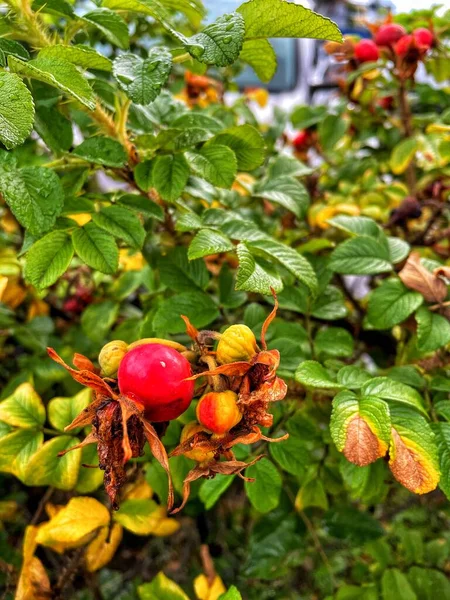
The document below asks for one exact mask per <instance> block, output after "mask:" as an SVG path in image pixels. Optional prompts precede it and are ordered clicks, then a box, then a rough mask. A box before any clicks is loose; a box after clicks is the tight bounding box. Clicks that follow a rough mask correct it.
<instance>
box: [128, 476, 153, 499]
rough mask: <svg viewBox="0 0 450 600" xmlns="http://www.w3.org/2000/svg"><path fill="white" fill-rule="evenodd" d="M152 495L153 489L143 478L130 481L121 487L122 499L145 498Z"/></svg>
mask: <svg viewBox="0 0 450 600" xmlns="http://www.w3.org/2000/svg"><path fill="white" fill-rule="evenodd" d="M152 496H153V490H152V488H151V487H150V486H149V484H148V483H147V482H146V481H145V479H141V480H139V481H136V482H135V483H130V484H128V485H126V486H125V487H124V488H123V499H124V500H131V499H132V498H137V499H144V500H147V499H148V498H151V497H152Z"/></svg>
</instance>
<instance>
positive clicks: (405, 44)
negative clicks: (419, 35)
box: [395, 35, 416, 58]
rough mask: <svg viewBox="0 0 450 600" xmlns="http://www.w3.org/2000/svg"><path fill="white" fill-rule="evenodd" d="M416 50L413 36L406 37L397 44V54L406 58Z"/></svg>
mask: <svg viewBox="0 0 450 600" xmlns="http://www.w3.org/2000/svg"><path fill="white" fill-rule="evenodd" d="M414 48H416V44H415V40H414V37H413V36H412V35H404V36H403V37H402V38H400V39H399V40H398V42H397V43H396V44H395V54H396V55H397V56H400V57H401V58H404V57H405V56H406V55H407V54H408V53H409V52H410V51H411V50H414Z"/></svg>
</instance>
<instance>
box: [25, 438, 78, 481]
mask: <svg viewBox="0 0 450 600" xmlns="http://www.w3.org/2000/svg"><path fill="white" fill-rule="evenodd" d="M76 444H79V440H78V439H77V438H76V437H73V436H70V435H60V436H58V437H54V438H53V439H51V440H49V441H48V442H45V444H44V445H43V446H42V447H41V448H40V449H39V450H38V451H37V452H36V453H35V454H34V455H33V457H32V458H31V460H30V461H29V462H28V465H27V468H26V471H25V476H24V479H25V483H26V484H27V485H29V486H37V485H51V486H52V487H55V488H57V489H58V490H71V489H73V488H74V487H75V484H76V482H77V479H78V470H79V468H80V462H81V450H80V449H77V450H72V451H71V452H68V453H67V454H65V455H64V456H58V453H59V452H63V451H64V450H68V449H69V448H72V446H75V445H76Z"/></svg>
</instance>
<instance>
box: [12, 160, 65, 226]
mask: <svg viewBox="0 0 450 600" xmlns="http://www.w3.org/2000/svg"><path fill="white" fill-rule="evenodd" d="M0 192H1V193H2V195H3V197H4V199H5V201H6V203H7V204H8V206H9V207H10V209H11V210H12V212H13V214H14V216H15V217H16V219H17V220H18V221H19V223H20V224H21V225H23V226H24V227H25V228H26V229H27V230H28V231H29V233H31V234H32V235H36V236H39V235H42V234H43V233H45V232H47V231H48V230H49V229H51V228H52V227H53V225H54V223H55V221H56V218H57V217H58V216H59V215H60V214H61V211H62V209H63V203H64V191H63V187H62V185H61V181H60V179H59V177H58V175H57V174H56V173H55V172H54V171H52V170H51V169H45V168H43V167H26V168H24V169H20V171H10V172H5V171H3V173H2V174H1V175H0Z"/></svg>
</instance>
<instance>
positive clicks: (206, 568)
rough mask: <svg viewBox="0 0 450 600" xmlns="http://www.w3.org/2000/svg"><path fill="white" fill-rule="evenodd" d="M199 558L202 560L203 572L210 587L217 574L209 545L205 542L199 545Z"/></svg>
mask: <svg viewBox="0 0 450 600" xmlns="http://www.w3.org/2000/svg"><path fill="white" fill-rule="evenodd" d="M200 558H201V560H202V566H203V573H204V574H205V575H206V579H207V580H208V583H209V586H210V587H211V586H212V584H213V583H214V580H215V578H216V575H217V574H216V570H215V568H214V563H213V559H212V558H211V554H210V553H209V546H208V545H207V544H202V545H201V546H200Z"/></svg>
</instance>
